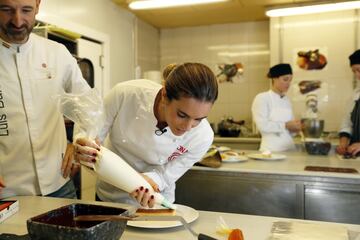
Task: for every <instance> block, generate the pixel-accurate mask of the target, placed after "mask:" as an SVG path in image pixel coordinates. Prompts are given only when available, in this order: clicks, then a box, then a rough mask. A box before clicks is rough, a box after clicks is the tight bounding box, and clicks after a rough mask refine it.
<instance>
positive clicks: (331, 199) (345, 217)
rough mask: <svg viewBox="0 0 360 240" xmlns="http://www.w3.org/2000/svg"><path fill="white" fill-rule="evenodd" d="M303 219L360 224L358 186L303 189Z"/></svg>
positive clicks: (359, 191) (359, 189) (359, 187)
mask: <svg viewBox="0 0 360 240" xmlns="http://www.w3.org/2000/svg"><path fill="white" fill-rule="evenodd" d="M304 200H305V204H304V207H305V209H304V211H305V219H312V220H321V221H328V222H342V223H355V224H360V186H359V185H351V184H349V185H333V184H332V185H330V186H317V185H312V184H310V185H308V186H306V187H305V199H304Z"/></svg>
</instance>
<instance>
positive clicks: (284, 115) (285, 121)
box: [251, 63, 301, 152]
mask: <svg viewBox="0 0 360 240" xmlns="http://www.w3.org/2000/svg"><path fill="white" fill-rule="evenodd" d="M268 77H269V78H270V79H271V89H270V90H269V91H267V92H262V93H259V94H258V95H256V97H255V99H254V101H253V104H252V108H251V111H252V116H253V121H255V124H256V126H257V128H258V129H259V131H260V133H261V145H260V151H275V152H278V151H287V150H294V149H295V145H294V142H293V139H292V133H297V132H299V130H300V129H301V123H300V120H297V119H294V116H293V112H292V108H291V103H290V100H289V98H288V97H287V96H286V95H285V94H286V92H287V91H288V89H289V87H290V83H291V80H292V69H291V66H290V65H289V64H285V63H282V64H278V65H275V66H273V67H271V68H270V70H269V73H268Z"/></svg>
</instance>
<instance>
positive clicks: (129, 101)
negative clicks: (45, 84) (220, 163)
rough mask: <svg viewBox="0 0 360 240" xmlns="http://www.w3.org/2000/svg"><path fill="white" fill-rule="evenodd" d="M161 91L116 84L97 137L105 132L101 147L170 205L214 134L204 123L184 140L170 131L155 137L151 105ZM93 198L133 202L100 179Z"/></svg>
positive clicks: (141, 84)
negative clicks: (146, 181) (149, 182)
mask: <svg viewBox="0 0 360 240" xmlns="http://www.w3.org/2000/svg"><path fill="white" fill-rule="evenodd" d="M161 87H162V86H161V85H160V84H158V83H155V82H153V81H150V80H146V79H141V80H132V81H127V82H122V83H119V84H117V85H116V86H115V87H114V88H113V89H112V90H111V91H110V93H109V94H108V95H107V96H106V98H105V100H104V105H105V113H106V122H105V127H104V128H103V130H102V132H101V134H100V135H99V138H100V140H103V139H104V138H105V137H106V135H107V134H108V133H109V137H108V139H107V141H106V144H105V146H106V147H108V148H109V149H110V150H112V151H113V152H114V153H116V154H118V155H119V156H120V157H122V158H123V159H124V160H125V161H127V163H129V164H130V165H131V166H132V167H133V168H134V169H135V170H137V171H138V172H141V173H145V174H146V175H147V176H149V177H150V178H151V179H152V180H154V181H155V182H156V184H157V185H158V186H159V189H160V191H161V193H162V194H163V195H164V197H165V198H167V199H168V200H169V201H171V202H173V201H174V200H175V182H176V180H178V179H179V178H180V177H181V176H182V175H183V174H184V173H185V172H186V171H187V170H188V169H189V168H191V167H192V166H193V164H194V163H196V162H197V161H199V160H200V159H201V158H202V156H203V155H204V154H205V153H206V152H207V150H208V149H209V147H210V145H211V143H212V141H213V138H214V133H213V131H212V129H211V127H210V124H209V122H208V121H207V120H206V119H203V120H202V121H201V122H200V124H199V125H198V126H196V127H195V128H192V129H191V130H190V131H188V132H186V133H185V134H183V135H182V136H176V135H174V134H173V133H172V132H171V130H170V128H169V127H166V130H167V131H166V132H164V133H163V134H162V135H161V136H157V135H156V134H155V130H157V127H156V124H157V120H156V118H155V115H154V110H153V107H154V102H155V98H156V95H157V93H158V92H159V90H160V89H161ZM139 187H140V186H139ZM97 194H98V196H99V197H100V198H101V199H102V200H104V201H116V202H127V203H134V202H133V200H132V199H131V198H130V197H129V195H128V194H127V193H124V192H123V191H120V190H119V189H117V188H115V187H113V186H112V185H110V184H107V183H105V182H103V181H98V183H97Z"/></svg>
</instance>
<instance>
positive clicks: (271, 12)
mask: <svg viewBox="0 0 360 240" xmlns="http://www.w3.org/2000/svg"><path fill="white" fill-rule="evenodd" d="M357 8H360V1H346V2H327V3H319V4H316V5H295V6H286V7H285V6H284V7H282V8H276V9H275V8H272V9H271V8H270V9H268V10H267V11H266V15H267V16H269V17H284V16H293V15H300V14H311V13H322V12H332V11H341V10H350V9H357Z"/></svg>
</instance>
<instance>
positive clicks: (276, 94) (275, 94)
mask: <svg viewBox="0 0 360 240" xmlns="http://www.w3.org/2000/svg"><path fill="white" fill-rule="evenodd" d="M269 92H270V94H272V95H274V96H276V97H278V98H280V99H285V98H286V95H284V96H281V95H280V94H278V93H277V92H275V91H274V90H272V89H270V90H269Z"/></svg>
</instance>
